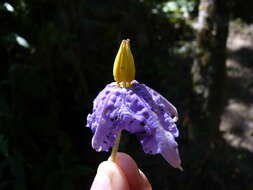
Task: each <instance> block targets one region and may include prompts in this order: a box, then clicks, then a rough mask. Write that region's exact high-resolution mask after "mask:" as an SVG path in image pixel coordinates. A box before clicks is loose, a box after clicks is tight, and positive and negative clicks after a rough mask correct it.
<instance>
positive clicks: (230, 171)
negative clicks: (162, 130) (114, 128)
mask: <svg viewBox="0 0 253 190" xmlns="http://www.w3.org/2000/svg"><path fill="white" fill-rule="evenodd" d="M199 5H200V6H199ZM252 8H253V3H252V2H250V3H249V2H246V1H240V0H230V1H226V0H220V1H218V0H201V1H198V0H188V1H187V0H173V1H162V0H128V1H121V0H107V1H105V0H104V1H102V0H75V1H68V0H36V1H33V0H15V1H11V0H6V1H0V189H1V190H2V189H3V190H5V189H6V190H9V189H13V190H31V189H33V190H34V189H36V190H81V189H82V190H83V189H89V188H90V185H91V183H92V180H93V178H94V176H95V174H96V168H97V166H98V164H99V163H100V162H101V161H103V160H106V159H107V158H108V156H109V154H110V153H103V152H101V153H97V152H95V151H94V150H93V149H92V147H91V138H92V132H91V130H90V129H88V128H86V127H85V125H86V117H87V114H88V113H90V112H91V110H92V101H93V99H94V98H95V97H96V96H97V94H98V93H99V92H100V91H101V90H102V89H103V88H104V87H105V85H106V84H108V83H110V82H112V81H113V76H112V66H113V62H114V58H115V56H116V53H117V51H118V48H119V45H120V42H121V40H123V39H126V38H129V39H131V49H132V52H133V55H134V58H135V64H136V72H137V73H136V79H137V80H138V81H139V82H142V83H145V84H146V85H148V86H150V87H152V88H153V89H155V90H157V91H158V92H160V93H161V94H162V95H164V96H165V97H166V98H167V99H168V100H169V101H171V102H172V103H173V104H174V105H175V106H176V107H177V109H178V112H179V116H180V117H179V122H178V128H179V130H180V137H179V138H178V139H177V140H178V143H179V150H180V153H181V158H182V161H183V164H182V165H183V167H184V170H185V171H184V172H180V171H179V170H177V169H174V168H172V167H171V166H170V165H169V164H168V163H167V162H166V161H165V160H164V159H163V158H162V157H161V156H160V155H155V156H152V155H145V154H144V153H143V151H142V148H141V146H140V145H139V142H138V141H137V139H136V138H135V136H133V135H130V134H128V133H123V137H122V141H121V145H120V151H123V152H127V153H128V154H130V155H131V156H132V157H133V158H134V159H135V160H136V162H137V163H138V165H139V167H140V168H141V169H142V171H144V173H145V174H146V175H147V177H148V179H149V180H150V182H151V184H152V186H153V189H155V190H156V189H158V190H172V189H173V190H174V189H179V190H180V189H182V190H183V189H184V190H193V189H197V188H200V189H203V190H204V189H218V190H219V189H221V190H228V189H229V190H235V189H238V190H239V189H245V190H252V189H253V182H252V179H253V172H252V171H253V163H252V158H253V154H252V151H253V148H252V147H253V140H252V138H253V137H252V136H253V122H252V120H253V117H252V115H253V106H252V105H253V101H252V95H253V89H252V88H253V82H252V81H253V78H252V72H253V67H252V55H253V40H252V39H253V32H252V31H251V30H247V29H249V28H251V29H253V27H252V25H251V23H252V21H253V16H252V11H251V10H252ZM200 12H204V13H206V15H207V17H202V16H203V15H201V14H199V13H200ZM201 18H202V20H203V19H204V21H205V23H204V25H203V26H202V25H201ZM230 23H233V24H232V25H231V24H230ZM243 28H246V29H243ZM245 31H246V32H245ZM247 31H248V32H247ZM238 36H239V37H240V40H241V41H238V40H237V41H235V40H236V39H237V38H236V37H238ZM228 39H229V40H228ZM249 39H250V40H252V41H250V40H249ZM227 42H228V43H227ZM238 43H241V44H242V45H241V44H239V45H238ZM245 44H246V45H245ZM226 47H227V48H226ZM226 60H227V61H226ZM226 63H227V64H226ZM245 73H246V74H245ZM240 77H241V78H240ZM233 101H234V102H236V103H238V102H239V103H243V105H244V106H245V107H243V108H241V109H239V108H240V107H239V108H238V107H236V108H235V106H238V104H232V103H233ZM231 102H232V103H231ZM231 106H232V108H231ZM233 106H234V107H233ZM234 108H235V109H234ZM244 108H245V109H244ZM231 109H232V111H233V113H232V114H231V113H230V112H229V111H231ZM243 113H245V114H246V116H245V115H243ZM247 114H248V115H247ZM241 115H242V117H240V118H239V116H241ZM233 119H234V120H233ZM235 122H238V124H237V126H236V127H234V128H233V124H234V123H235ZM247 126H248V128H247ZM229 135H230V136H231V135H232V136H233V135H234V136H236V135H237V136H238V137H237V136H236V139H235V141H233V142H232V140H231V138H232V137H231V138H230V136H229ZM244 135H245V136H244ZM234 136H233V137H234ZM236 140H238V141H240V142H244V141H245V142H246V141H247V142H248V144H247V146H246V145H245V146H244V145H243V143H241V144H242V145H241V144H239V145H238V144H236V145H235V143H234V142H236Z"/></svg>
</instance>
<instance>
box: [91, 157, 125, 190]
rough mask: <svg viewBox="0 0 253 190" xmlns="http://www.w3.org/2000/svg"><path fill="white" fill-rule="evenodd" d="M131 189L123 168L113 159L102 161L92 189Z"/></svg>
mask: <svg viewBox="0 0 253 190" xmlns="http://www.w3.org/2000/svg"><path fill="white" fill-rule="evenodd" d="M100 189H101V190H109V189H110V190H111V189H112V190H114V189H122V190H129V186H128V182H127V179H126V177H125V175H124V173H123V172H122V170H121V169H120V168H119V167H118V166H117V165H116V164H115V163H114V162H111V161H104V162H102V163H101V164H100V165H99V167H98V170H97V174H96V177H95V179H94V181H93V183H92V186H91V190H100Z"/></svg>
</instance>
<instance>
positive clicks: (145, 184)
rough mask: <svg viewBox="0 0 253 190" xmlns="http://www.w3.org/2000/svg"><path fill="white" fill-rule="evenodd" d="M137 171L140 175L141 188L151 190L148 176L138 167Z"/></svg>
mask: <svg viewBox="0 0 253 190" xmlns="http://www.w3.org/2000/svg"><path fill="white" fill-rule="evenodd" d="M139 173H140V176H141V183H142V184H141V186H142V187H143V189H145V190H152V187H151V185H150V183H149V181H148V178H147V177H146V176H145V174H144V173H143V172H142V171H141V170H140V169H139Z"/></svg>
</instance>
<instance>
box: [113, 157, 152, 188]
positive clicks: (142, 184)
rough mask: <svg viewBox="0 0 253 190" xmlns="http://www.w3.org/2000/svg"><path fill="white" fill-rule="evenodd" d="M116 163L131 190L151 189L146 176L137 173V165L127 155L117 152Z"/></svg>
mask: <svg viewBox="0 0 253 190" xmlns="http://www.w3.org/2000/svg"><path fill="white" fill-rule="evenodd" d="M116 163H117V164H118V166H119V167H120V168H121V169H122V171H123V172H124V174H125V176H126V178H127V181H128V184H129V187H130V189H131V190H140V189H141V190H150V189H152V188H151V185H150V183H149V182H148V180H147V178H146V176H145V175H144V174H143V173H142V172H141V173H140V172H139V169H138V166H137V164H136V163H135V161H134V160H133V159H132V158H131V157H130V156H129V155H128V154H125V153H122V152H118V153H117V155H116Z"/></svg>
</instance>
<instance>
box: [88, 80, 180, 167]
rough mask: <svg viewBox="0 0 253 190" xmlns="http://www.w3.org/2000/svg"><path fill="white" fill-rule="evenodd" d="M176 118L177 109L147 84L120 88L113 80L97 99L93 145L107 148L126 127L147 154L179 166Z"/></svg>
mask: <svg viewBox="0 0 253 190" xmlns="http://www.w3.org/2000/svg"><path fill="white" fill-rule="evenodd" d="M174 117H177V110H176V108H175V107H174V106H173V105H172V104H171V103H169V102H168V101H167V100H166V99H165V98H164V97H162V96H161V95H160V94H159V93H157V92H155V91H154V90H152V89H151V88H149V87H147V86H145V85H144V84H139V83H138V82H137V81H133V82H132V85H131V87H128V88H120V87H118V86H117V83H111V84H109V85H107V86H106V87H105V89H104V90H102V91H101V92H100V93H99V95H98V96H97V98H96V99H95V100H94V107H93V113H92V114H89V115H88V117H87V127H89V128H91V129H92V131H93V133H94V136H93V138H92V146H93V148H94V149H96V150H97V151H101V150H103V151H108V150H109V149H110V148H111V147H112V146H113V145H114V143H115V139H116V136H117V134H118V132H119V131H122V130H126V131H128V132H130V133H133V134H136V135H137V137H138V138H139V139H140V142H141V144H142V147H143V149H144V151H145V152H146V153H149V154H162V155H163V157H164V158H165V159H166V160H167V161H168V162H169V163H170V164H171V165H172V166H174V167H178V165H180V158H179V155H178V150H177V143H176V141H175V140H174V137H177V136H178V130H177V127H176V124H175V121H174V120H173V118H174Z"/></svg>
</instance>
